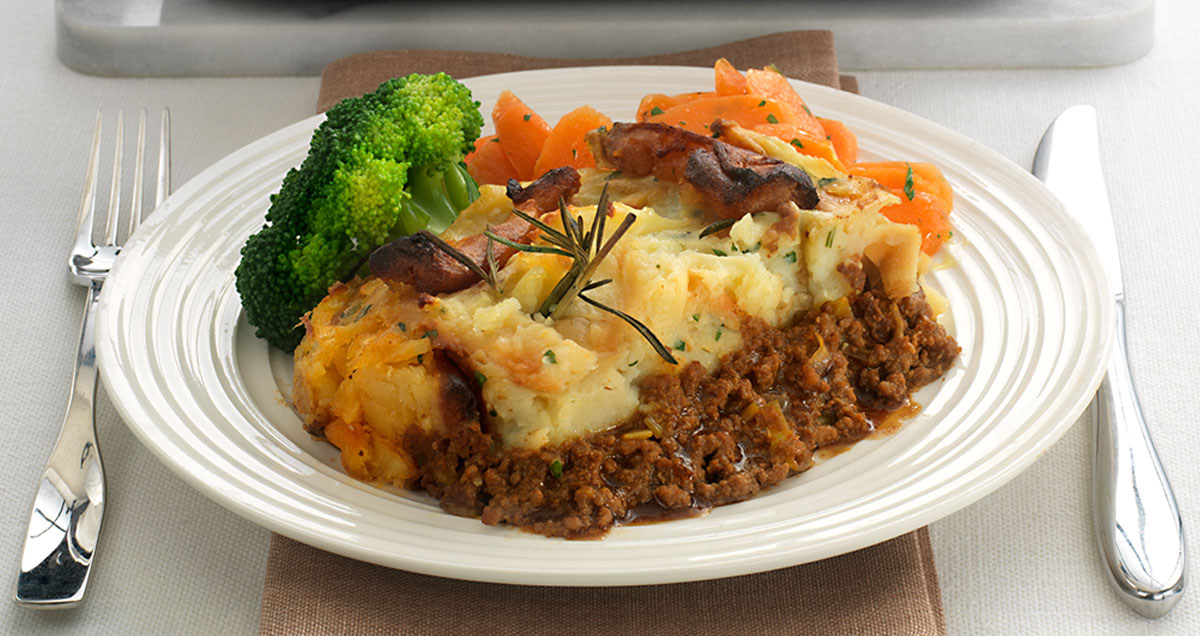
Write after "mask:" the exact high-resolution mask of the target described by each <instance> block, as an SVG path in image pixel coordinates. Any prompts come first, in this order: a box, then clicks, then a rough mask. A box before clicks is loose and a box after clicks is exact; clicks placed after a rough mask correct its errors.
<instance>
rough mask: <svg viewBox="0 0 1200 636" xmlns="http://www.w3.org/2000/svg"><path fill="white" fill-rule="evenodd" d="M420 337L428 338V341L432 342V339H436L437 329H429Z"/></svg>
mask: <svg viewBox="0 0 1200 636" xmlns="http://www.w3.org/2000/svg"><path fill="white" fill-rule="evenodd" d="M421 337H422V338H429V339H430V340H433V339H434V338H436V337H437V329H430V330H429V331H426V332H425V333H423V334H421Z"/></svg>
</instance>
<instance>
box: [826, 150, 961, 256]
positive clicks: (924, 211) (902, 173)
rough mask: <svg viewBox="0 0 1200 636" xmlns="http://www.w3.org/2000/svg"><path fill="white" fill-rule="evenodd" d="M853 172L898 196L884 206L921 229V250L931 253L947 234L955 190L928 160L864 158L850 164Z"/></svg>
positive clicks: (889, 213)
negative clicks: (888, 204)
mask: <svg viewBox="0 0 1200 636" xmlns="http://www.w3.org/2000/svg"><path fill="white" fill-rule="evenodd" d="M849 173H850V174H852V175H856V176H860V177H867V178H870V179H874V180H875V181H876V182H878V183H879V185H881V186H883V187H885V188H887V189H888V190H891V192H892V194H895V195H896V196H898V197H900V204H899V205H893V206H889V207H886V208H884V209H883V214H884V216H886V217H888V218H889V219H891V220H893V221H896V222H897V223H912V224H915V225H916V226H917V227H918V228H920V230H921V236H922V240H921V250H922V251H924V252H925V253H926V254H933V253H935V252H937V251H938V248H940V247H941V245H942V241H944V240H945V239H947V238H949V236H950V211H951V210H953V209H954V193H953V190H951V188H950V182H949V181H946V178H945V177H944V176H942V171H941V170H938V168H937V166H935V165H933V164H931V163H920V162H908V161H878V162H864V163H858V164H855V165H854V166H852V167H851V168H850V170H849Z"/></svg>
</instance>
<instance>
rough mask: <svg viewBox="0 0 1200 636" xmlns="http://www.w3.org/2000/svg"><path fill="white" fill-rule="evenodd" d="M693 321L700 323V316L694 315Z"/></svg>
mask: <svg viewBox="0 0 1200 636" xmlns="http://www.w3.org/2000/svg"><path fill="white" fill-rule="evenodd" d="M692 320H694V321H695V322H700V314H692Z"/></svg>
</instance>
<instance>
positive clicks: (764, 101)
mask: <svg viewBox="0 0 1200 636" xmlns="http://www.w3.org/2000/svg"><path fill="white" fill-rule="evenodd" d="M758 105H759V106H766V105H767V100H765V99H764V100H762V101H761V102H759V103H758Z"/></svg>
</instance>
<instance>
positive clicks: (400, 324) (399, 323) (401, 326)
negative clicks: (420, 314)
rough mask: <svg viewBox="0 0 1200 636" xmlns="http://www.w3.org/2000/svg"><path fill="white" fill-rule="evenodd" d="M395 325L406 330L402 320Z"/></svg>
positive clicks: (401, 329)
mask: <svg viewBox="0 0 1200 636" xmlns="http://www.w3.org/2000/svg"><path fill="white" fill-rule="evenodd" d="M396 326H397V327H399V328H400V331H408V325H406V324H404V323H403V322H398V323H396Z"/></svg>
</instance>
